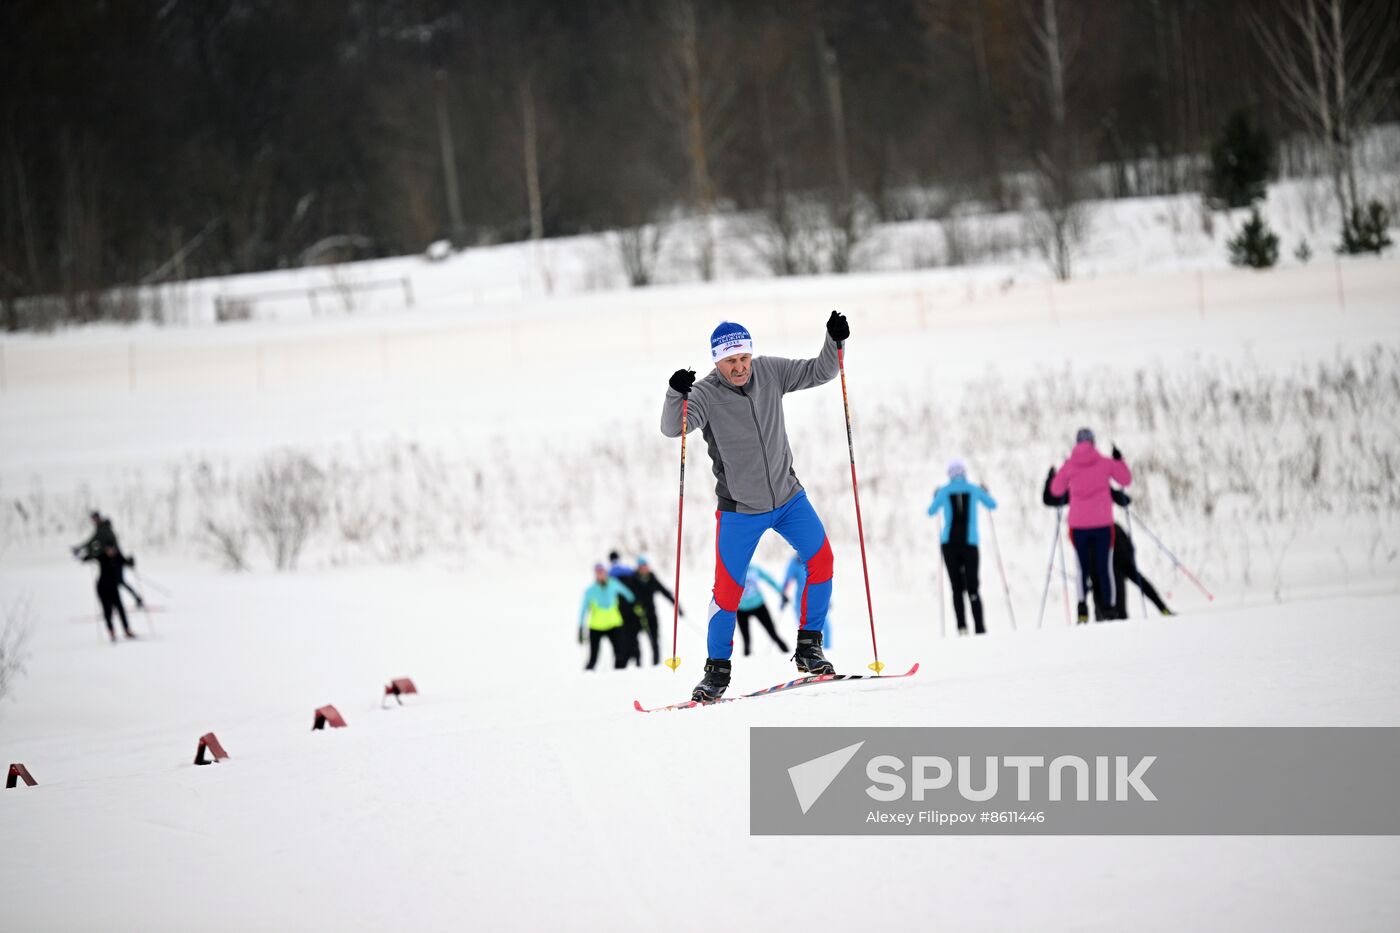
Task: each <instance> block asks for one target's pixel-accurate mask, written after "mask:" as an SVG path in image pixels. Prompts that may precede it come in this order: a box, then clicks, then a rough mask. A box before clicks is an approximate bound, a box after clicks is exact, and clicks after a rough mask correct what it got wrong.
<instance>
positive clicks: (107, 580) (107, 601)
mask: <svg viewBox="0 0 1400 933" xmlns="http://www.w3.org/2000/svg"><path fill="white" fill-rule="evenodd" d="M83 553H84V554H85V555H86V556H84V557H83V560H84V561H97V566H98V574H97V600H98V602H100V603H101V604H102V617H103V619H105V620H106V622H107V635H108V636H109V637H110V638H111V639H112V641H116V640H117V632H116V629H114V628H113V627H112V611H113V610H116V612H117V614H118V615H119V616H121V620H122V631H123V632H125V633H126V637H127V638H135V637H136V634H135V633H134V632H132V631H131V623H130V622H129V621H128V620H127V617H126V607H125V606H123V605H122V594H121V586H122V583H123V582H124V581H123V579H122V570H123V568H125V567H130V566H133V565H134V564H135V563H136V562H135V561H133V560H132V559H131V558H129V557H123V556H122V552H121V551H119V550H117V548H116V546H115V545H111V544H109V545H106V546H104V547H102V548H99V549H97V550H93V549H91V548H89V549H88V550H86V551H84V552H83ZM138 605H139V603H138Z"/></svg>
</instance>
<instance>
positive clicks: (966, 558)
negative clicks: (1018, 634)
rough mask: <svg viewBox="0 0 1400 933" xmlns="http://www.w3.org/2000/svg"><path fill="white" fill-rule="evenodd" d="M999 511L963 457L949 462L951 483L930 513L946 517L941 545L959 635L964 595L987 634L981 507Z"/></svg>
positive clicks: (962, 627)
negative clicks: (970, 476) (980, 582)
mask: <svg viewBox="0 0 1400 933" xmlns="http://www.w3.org/2000/svg"><path fill="white" fill-rule="evenodd" d="M979 505H980V506H982V507H983V508H984V509H987V510H989V511H996V507H997V500H995V499H993V498H992V497H991V495H990V494H989V493H988V492H987V490H985V489H983V488H982V487H981V486H979V485H977V484H976V483H973V482H969V481H968V478H967V463H965V462H964V461H963V459H962V458H961V457H955V458H953V459H952V460H950V461H949V462H948V482H947V483H945V484H944V485H942V486H939V487H938V488H937V489H935V490H934V491H933V501H932V502H931V503H929V507H928V514H929V515H939V514H941V515H942V516H943V531H942V533H941V534H940V542H939V546H940V547H941V548H942V551H943V566H944V567H945V568H947V571H948V582H949V583H951V584H952V587H953V614H954V615H955V616H956V617H957V620H958V634H959V635H966V634H967V613H966V610H964V608H963V597H964V596H966V597H967V603H968V605H969V606H971V607H972V624H973V625H974V626H975V631H976V633H977V634H978V635H983V634H986V629H985V628H984V627H983V625H982V595H981V593H980V592H979V590H978V580H977V567H978V563H979V551H978V546H979V544H980V538H979V536H978V533H977V506H979Z"/></svg>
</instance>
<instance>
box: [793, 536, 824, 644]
mask: <svg viewBox="0 0 1400 933" xmlns="http://www.w3.org/2000/svg"><path fill="white" fill-rule="evenodd" d="M789 585H791V586H792V596H788V586H789ZM806 587H807V564H806V562H805V561H803V560H802V557H801V556H800V555H798V554H793V555H792V559H791V560H790V561H788V565H787V573H785V574H783V607H784V608H786V607H787V605H788V603H790V602H792V600H794V599H796V600H798V603H797V604H796V606H795V607H794V608H793V615H795V616H797V624H798V625H799V626H800V625H801V624H802V603H801V599H802V591H803V590H804V589H806ZM821 633H822V647H823V648H827V649H829V648H831V646H832V644H833V642H832V640H831V635H832V633H831V605H830V603H828V604H827V612H826V618H825V619H823V620H822V628H821Z"/></svg>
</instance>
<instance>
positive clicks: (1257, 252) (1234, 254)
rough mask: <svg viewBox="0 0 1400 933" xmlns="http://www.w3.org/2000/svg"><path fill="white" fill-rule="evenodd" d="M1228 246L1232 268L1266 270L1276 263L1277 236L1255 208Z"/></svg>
mask: <svg viewBox="0 0 1400 933" xmlns="http://www.w3.org/2000/svg"><path fill="white" fill-rule="evenodd" d="M1228 245H1229V247H1230V265H1232V266H1249V267H1250V268H1251V269H1268V268H1269V267H1271V266H1272V265H1273V264H1274V263H1276V262H1278V234H1276V233H1274V232H1273V231H1272V230H1270V229H1269V225H1268V224H1266V223H1265V222H1264V218H1263V217H1261V216H1260V214H1259V208H1257V207H1256V208H1254V209H1253V210H1252V211H1250V212H1249V220H1248V221H1246V222H1245V225H1244V227H1242V228H1241V229H1240V232H1239V234H1238V235H1237V236H1235V237H1234V238H1233V239H1231V240H1230V242H1229V244H1228Z"/></svg>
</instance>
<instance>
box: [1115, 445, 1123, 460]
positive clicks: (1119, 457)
mask: <svg viewBox="0 0 1400 933" xmlns="http://www.w3.org/2000/svg"><path fill="white" fill-rule="evenodd" d="M1113 459H1114V460H1122V459H1123V451H1121V450H1119V449H1118V445H1117V444H1114V445H1113Z"/></svg>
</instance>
